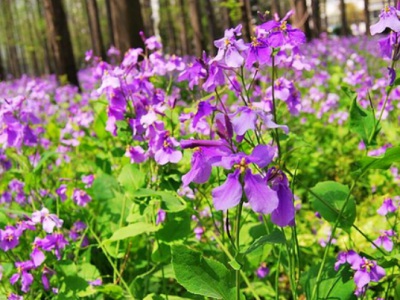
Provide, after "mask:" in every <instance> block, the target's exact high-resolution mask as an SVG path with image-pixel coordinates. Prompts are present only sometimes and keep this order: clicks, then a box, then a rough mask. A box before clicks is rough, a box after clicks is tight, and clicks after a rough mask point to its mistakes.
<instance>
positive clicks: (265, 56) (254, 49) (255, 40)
mask: <svg viewBox="0 0 400 300" xmlns="http://www.w3.org/2000/svg"><path fill="white" fill-rule="evenodd" d="M266 37H267V32H266V31H265V30H263V29H262V28H258V27H257V28H256V36H253V37H252V38H251V43H249V44H247V45H248V49H247V51H246V53H247V55H246V64H245V65H246V67H247V68H251V67H252V66H253V64H254V63H258V64H259V65H260V66H262V65H264V64H266V63H268V62H269V61H270V60H271V54H272V50H271V48H270V47H269V45H268V43H267V39H266Z"/></svg>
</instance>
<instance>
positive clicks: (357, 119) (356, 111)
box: [342, 87, 380, 145]
mask: <svg viewBox="0 0 400 300" xmlns="http://www.w3.org/2000/svg"><path fill="white" fill-rule="evenodd" d="M342 89H343V91H344V92H345V93H346V95H347V96H348V97H349V98H350V100H351V106H350V121H349V127H350V131H351V132H353V133H356V134H358V135H359V136H360V137H361V138H362V140H363V141H364V143H365V144H366V145H368V140H369V138H370V137H371V135H373V136H374V137H373V140H372V142H371V144H375V142H374V139H375V136H376V134H377V133H378V132H379V130H380V128H376V129H375V128H374V126H375V122H376V120H375V116H374V114H373V112H372V110H366V109H364V108H362V107H361V106H360V105H359V104H358V103H357V94H356V93H355V92H354V91H352V90H350V89H349V88H346V87H342ZM374 130H375V132H373V131H374Z"/></svg>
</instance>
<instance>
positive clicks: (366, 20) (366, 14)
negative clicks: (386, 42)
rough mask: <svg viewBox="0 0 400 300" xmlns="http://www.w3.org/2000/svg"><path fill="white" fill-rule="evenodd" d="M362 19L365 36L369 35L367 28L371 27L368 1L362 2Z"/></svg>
mask: <svg viewBox="0 0 400 300" xmlns="http://www.w3.org/2000/svg"><path fill="white" fill-rule="evenodd" d="M364 18H365V34H366V35H369V27H370V26H371V19H370V17H369V0H364Z"/></svg>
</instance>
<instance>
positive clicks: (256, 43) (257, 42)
mask: <svg viewBox="0 0 400 300" xmlns="http://www.w3.org/2000/svg"><path fill="white" fill-rule="evenodd" d="M251 45H252V46H253V47H258V46H260V45H261V43H260V42H259V41H258V40H257V38H256V37H255V36H252V37H251Z"/></svg>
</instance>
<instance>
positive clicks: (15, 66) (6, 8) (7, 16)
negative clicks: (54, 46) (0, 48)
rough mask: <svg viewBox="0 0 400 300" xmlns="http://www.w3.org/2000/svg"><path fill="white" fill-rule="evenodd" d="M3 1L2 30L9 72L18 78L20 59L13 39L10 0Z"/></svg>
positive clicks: (13, 29) (19, 74)
mask: <svg viewBox="0 0 400 300" xmlns="http://www.w3.org/2000/svg"><path fill="white" fill-rule="evenodd" d="M2 2H3V18H4V20H5V23H6V26H4V30H5V32H6V37H7V44H8V45H7V48H8V49H7V53H8V59H9V64H10V68H9V70H10V71H11V74H12V75H13V76H14V77H15V78H18V77H20V76H21V67H20V63H19V62H20V61H19V59H18V54H17V53H18V52H17V47H16V39H15V35H14V34H15V28H14V18H13V14H12V11H11V1H10V0H6V1H2Z"/></svg>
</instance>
